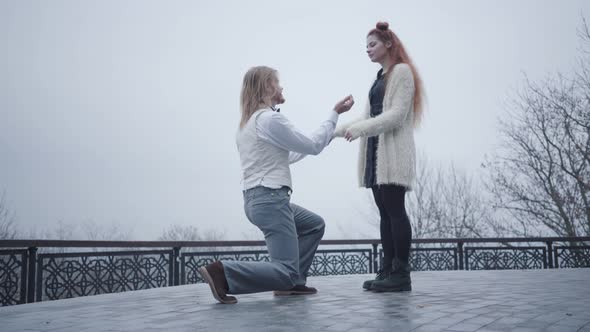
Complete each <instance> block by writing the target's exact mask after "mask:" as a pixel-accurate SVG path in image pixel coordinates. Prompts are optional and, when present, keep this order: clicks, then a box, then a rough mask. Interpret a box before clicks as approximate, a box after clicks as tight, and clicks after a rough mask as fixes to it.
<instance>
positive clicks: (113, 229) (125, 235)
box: [81, 220, 132, 241]
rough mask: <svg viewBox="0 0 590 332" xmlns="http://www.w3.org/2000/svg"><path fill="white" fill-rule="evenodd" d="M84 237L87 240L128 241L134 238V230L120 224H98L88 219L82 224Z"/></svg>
mask: <svg viewBox="0 0 590 332" xmlns="http://www.w3.org/2000/svg"><path fill="white" fill-rule="evenodd" d="M81 228H82V232H83V233H84V238H85V239H87V240H105V241H126V240H130V239H131V238H132V231H131V230H125V229H123V228H122V227H121V226H120V225H119V224H117V223H112V224H110V225H101V224H97V223H96V222H94V221H92V220H88V221H86V222H85V223H83V224H82V225H81Z"/></svg>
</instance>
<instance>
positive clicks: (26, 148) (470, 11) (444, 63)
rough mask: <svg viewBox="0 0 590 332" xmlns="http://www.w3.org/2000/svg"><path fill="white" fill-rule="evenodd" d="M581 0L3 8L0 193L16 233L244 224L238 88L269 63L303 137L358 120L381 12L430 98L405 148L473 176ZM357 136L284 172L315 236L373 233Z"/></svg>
mask: <svg viewBox="0 0 590 332" xmlns="http://www.w3.org/2000/svg"><path fill="white" fill-rule="evenodd" d="M582 12H584V13H586V14H588V13H590V3H588V2H587V1H581V0H579V1H533V0H529V1H508V0H502V1H467V0H465V1H435V0H432V1H413V2H412V3H408V2H402V1H350V2H343V1H291V2H288V3H286V2H279V1H248V2H245V1H218V2H213V1H139V0H138V1H112V0H108V1H107V0H103V1H73V0H72V1H9V0H2V1H0V41H2V43H1V44H0V49H1V52H0V192H2V191H4V192H5V194H6V200H7V203H8V205H9V208H10V209H11V210H13V211H14V212H15V214H16V220H17V223H18V227H19V229H20V230H22V231H26V230H29V229H37V230H39V229H44V228H51V227H53V226H54V225H55V224H56V223H57V222H59V221H61V222H63V223H65V224H68V225H78V224H80V223H83V222H85V221H93V222H95V223H97V224H100V225H111V224H113V223H115V224H119V225H122V227H123V228H126V229H128V230H130V231H131V232H132V233H133V235H134V238H135V239H137V240H150V239H155V238H156V237H157V236H158V235H160V234H161V233H162V230H163V229H164V228H165V227H167V226H169V225H171V224H181V225H194V226H196V227H199V228H201V229H203V230H205V229H214V230H220V231H224V232H226V237H227V238H228V239H242V238H244V236H245V235H244V234H258V233H257V229H256V228H255V227H254V226H252V225H251V224H250V223H249V222H248V221H247V219H246V217H245V216H244V212H243V203H242V196H241V184H240V166H239V159H238V154H237V150H236V146H235V131H236V128H237V124H238V120H239V101H238V98H239V90H240V84H241V80H242V77H243V75H244V73H245V72H246V70H247V69H248V68H250V67H251V66H255V65H268V66H272V67H274V68H276V69H278V71H279V73H280V79H281V84H282V86H283V88H284V95H285V97H286V99H287V103H286V104H285V105H282V106H281V110H282V112H283V113H284V114H285V115H287V117H289V118H290V119H291V121H292V122H293V123H294V124H295V125H296V126H297V127H299V128H301V129H302V130H304V131H306V132H311V131H312V130H314V129H315V128H316V126H317V125H318V124H319V123H320V122H321V121H322V120H324V119H325V118H326V117H327V116H328V111H329V110H330V109H332V107H333V106H334V104H335V103H336V101H337V100H339V99H340V98H342V97H344V96H345V95H347V94H352V95H353V96H354V97H355V99H356V105H355V107H354V108H353V110H351V111H350V112H349V113H348V114H345V115H343V116H341V118H340V121H348V120H350V119H352V118H354V117H356V116H358V115H359V114H360V112H361V110H362V107H364V105H365V102H366V96H367V93H368V90H369V87H370V85H371V83H372V80H373V79H374V77H375V74H376V72H377V70H378V69H379V66H378V65H376V64H373V63H371V62H370V61H369V60H368V58H367V56H366V53H365V37H366V33H367V32H368V31H369V30H370V29H371V28H373V27H374V25H375V23H376V22H377V21H379V20H386V21H389V23H390V26H391V28H392V29H393V30H394V31H395V32H396V33H397V34H398V36H399V37H400V39H401V40H402V42H403V43H404V44H405V47H406V49H407V50H408V52H409V54H410V56H411V57H412V58H413V60H414V62H415V64H416V66H417V68H418V70H419V72H420V73H421V75H422V79H423V81H424V86H425V91H426V95H427V97H428V103H427V109H426V115H425V118H424V121H423V125H422V126H421V128H420V129H419V130H418V131H417V132H416V140H417V146H418V150H419V151H421V152H422V153H424V154H425V155H426V156H427V157H428V158H429V160H431V161H433V162H435V163H443V164H444V163H450V162H453V163H454V164H455V166H457V167H458V168H460V169H464V170H466V171H468V172H470V173H471V174H474V175H475V176H477V175H478V174H479V173H478V172H479V168H480V164H481V162H482V161H483V159H484V156H485V155H486V154H490V153H491V152H492V151H493V150H494V146H496V145H497V143H498V131H497V125H496V123H497V122H496V121H497V119H498V118H500V117H502V116H503V112H504V109H503V107H504V104H505V102H506V100H507V98H508V97H509V96H510V95H511V94H512V95H513V94H514V93H515V89H516V88H518V87H519V86H520V85H521V83H522V80H523V77H524V74H526V75H527V76H528V77H529V78H530V79H532V80H537V79H542V78H543V77H545V76H546V75H547V74H549V73H553V72H555V71H558V70H560V71H564V72H568V71H570V70H571V68H572V67H573V66H575V61H576V58H575V57H576V50H577V47H578V39H577V37H576V29H578V28H579V27H580V25H581V15H582ZM357 152H358V142H353V143H348V142H345V141H343V140H335V141H333V142H332V143H331V145H330V146H328V147H327V148H326V150H325V151H324V152H323V153H322V154H321V155H319V156H316V157H313V156H310V157H307V158H305V159H303V160H302V161H301V162H299V163H297V164H294V165H293V167H292V173H293V183H294V194H293V202H296V203H298V204H300V205H302V206H304V207H307V208H308V209H310V210H312V211H314V212H316V213H318V214H320V215H322V216H323V217H324V219H325V220H326V224H327V229H326V235H325V237H324V238H340V237H344V236H346V237H350V238H356V237H360V236H372V237H378V230H377V229H374V228H372V227H371V226H369V225H368V224H367V223H366V221H364V220H362V218H361V216H362V211H363V210H364V209H367V208H370V207H368V205H367V202H368V201H367V199H366V197H367V196H366V190H365V189H360V188H358V187H357V183H356V160H357Z"/></svg>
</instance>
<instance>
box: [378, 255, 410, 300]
mask: <svg viewBox="0 0 590 332" xmlns="http://www.w3.org/2000/svg"><path fill="white" fill-rule="evenodd" d="M371 290H372V291H375V292H404V291H411V290H412V279H411V278H410V266H409V265H408V263H405V262H402V261H400V260H398V259H396V260H394V265H393V272H391V273H389V275H388V276H387V277H386V278H385V279H383V280H375V281H374V282H373V283H372V284H371Z"/></svg>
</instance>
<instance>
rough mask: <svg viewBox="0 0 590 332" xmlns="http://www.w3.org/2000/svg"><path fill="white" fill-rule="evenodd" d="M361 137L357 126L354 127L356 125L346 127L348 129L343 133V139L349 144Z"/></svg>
mask: <svg viewBox="0 0 590 332" xmlns="http://www.w3.org/2000/svg"><path fill="white" fill-rule="evenodd" d="M361 135H362V132H361V130H360V129H359V128H358V126H356V125H352V126H350V127H348V129H346V132H344V138H345V139H346V140H347V141H349V142H352V141H354V140H355V139H357V138H359V137H360V136H361Z"/></svg>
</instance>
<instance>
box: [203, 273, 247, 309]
mask: <svg viewBox="0 0 590 332" xmlns="http://www.w3.org/2000/svg"><path fill="white" fill-rule="evenodd" d="M197 271H199V274H200V275H201V277H203V280H205V281H206V282H207V283H208V284H209V288H211V293H213V297H214V298H215V299H216V300H217V301H219V302H220V303H223V304H235V303H238V300H237V299H236V298H235V297H233V296H227V295H226V296H225V299H222V298H221V296H220V295H219V293H217V289H215V284H214V283H213V278H212V277H211V275H210V274H209V271H207V269H206V268H205V267H204V266H201V267H200V268H198V269H197Z"/></svg>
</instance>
